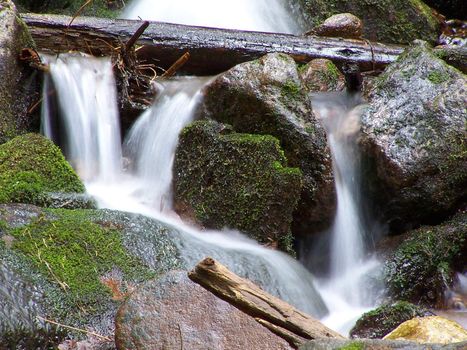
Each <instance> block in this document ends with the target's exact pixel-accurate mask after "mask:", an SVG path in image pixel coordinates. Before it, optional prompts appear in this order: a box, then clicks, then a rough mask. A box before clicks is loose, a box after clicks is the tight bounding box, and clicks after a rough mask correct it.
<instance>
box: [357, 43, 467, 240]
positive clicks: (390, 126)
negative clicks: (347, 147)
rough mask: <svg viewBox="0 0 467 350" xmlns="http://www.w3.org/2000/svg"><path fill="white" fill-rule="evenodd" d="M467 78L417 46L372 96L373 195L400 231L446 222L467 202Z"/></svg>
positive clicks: (366, 144)
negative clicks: (466, 128)
mask: <svg viewBox="0 0 467 350" xmlns="http://www.w3.org/2000/svg"><path fill="white" fill-rule="evenodd" d="M466 95H467V78H466V76H465V75H464V74H462V73H461V72H460V71H458V70H457V69H455V68H453V67H451V66H449V65H447V64H446V63H445V62H444V61H442V60H441V59H439V58H437V57H436V56H435V55H434V54H433V52H432V51H431V49H430V48H429V46H428V45H427V44H426V43H423V42H418V43H417V44H416V45H415V46H414V47H412V48H411V49H409V50H408V51H407V52H405V53H404V54H403V55H401V56H400V57H399V59H398V60H397V62H395V63H394V64H392V65H390V66H389V67H388V68H387V69H386V71H385V72H384V73H383V74H382V75H381V76H380V77H379V78H378V79H377V81H376V84H375V87H374V88H373V89H372V91H371V92H370V94H369V98H370V104H369V108H368V109H367V111H366V112H365V113H364V114H363V116H362V132H363V135H362V138H361V144H362V146H363V148H364V150H365V154H366V155H368V156H369V158H370V162H374V166H375V167H376V178H373V179H370V184H371V185H370V187H371V186H373V188H371V189H370V191H371V192H372V196H373V198H374V200H375V202H377V203H379V207H380V210H381V212H382V213H381V214H382V216H383V218H384V219H385V220H386V221H387V222H388V223H389V225H390V228H391V229H392V230H393V231H400V230H403V229H406V228H407V227H410V225H416V224H420V223H436V222H440V221H441V220H442V218H443V217H446V215H448V214H449V213H452V212H454V211H455V209H456V208H457V207H458V206H459V205H462V203H465V200H466V197H467V172H466V171H465V169H467V153H466V143H465V136H466V133H465V123H466V114H465V106H466V97H465V96H466Z"/></svg>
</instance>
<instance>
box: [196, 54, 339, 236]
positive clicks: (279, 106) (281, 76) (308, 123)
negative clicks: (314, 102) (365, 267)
mask: <svg viewBox="0 0 467 350" xmlns="http://www.w3.org/2000/svg"><path fill="white" fill-rule="evenodd" d="M308 92H309V91H308V89H307V87H306V86H305V85H304V84H303V82H302V80H301V78H300V76H299V73H298V71H297V67H296V65H295V62H294V61H293V59H292V58H291V57H289V56H287V55H283V54H269V55H266V56H264V57H262V58H261V59H259V60H255V61H251V62H247V63H243V64H240V65H237V66H235V67H234V68H232V69H231V70H229V71H227V72H225V73H223V74H221V75H219V76H218V77H217V78H216V79H214V80H213V82H212V83H210V84H209V85H208V86H207V87H206V90H205V98H204V101H203V102H202V104H201V106H200V115H201V116H202V117H206V118H210V119H214V120H217V121H219V122H222V123H226V124H229V125H232V126H233V128H234V130H235V131H236V132H241V133H252V134H263V135H264V134H268V135H273V136H275V137H277V138H278V139H279V141H280V144H281V147H282V149H283V150H284V153H285V156H286V157H287V160H288V164H289V166H292V167H298V168H300V170H301V171H302V173H303V176H304V185H303V190H302V194H301V199H300V202H299V204H298V208H297V210H296V211H295V212H294V221H293V229H292V231H293V232H294V234H295V233H303V234H307V233H312V232H315V231H318V230H320V229H321V228H323V227H326V226H327V225H328V223H329V221H330V220H331V218H332V216H333V209H334V196H333V193H334V186H333V177H332V165H331V156H330V153H329V149H328V147H327V143H326V134H325V131H324V129H323V127H322V126H321V125H320V124H319V123H318V122H317V120H316V118H315V116H314V114H313V112H312V109H311V104H310V100H309V98H308Z"/></svg>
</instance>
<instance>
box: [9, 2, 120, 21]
mask: <svg viewBox="0 0 467 350" xmlns="http://www.w3.org/2000/svg"><path fill="white" fill-rule="evenodd" d="M15 2H16V3H17V4H18V7H19V9H20V10H21V11H24V12H36V13H55V14H61V15H68V16H74V15H75V14H76V13H77V12H78V10H79V9H80V8H81V6H83V4H84V3H85V1H83V0H15ZM123 6H125V3H124V2H123V0H113V1H109V0H93V1H91V2H90V3H89V4H88V5H86V7H84V8H83V10H82V11H81V12H80V15H81V16H94V17H107V18H115V17H117V16H118V15H119V14H120V11H121V9H122V8H123Z"/></svg>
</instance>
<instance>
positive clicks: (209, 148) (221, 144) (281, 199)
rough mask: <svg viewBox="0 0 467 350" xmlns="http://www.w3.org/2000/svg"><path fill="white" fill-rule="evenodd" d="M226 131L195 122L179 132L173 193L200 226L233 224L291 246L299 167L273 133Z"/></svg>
mask: <svg viewBox="0 0 467 350" xmlns="http://www.w3.org/2000/svg"><path fill="white" fill-rule="evenodd" d="M225 130H231V129H230V128H229V127H227V128H226V127H225V126H224V125H222V124H219V123H216V122H212V121H197V122H194V123H193V124H191V125H189V126H188V127H186V128H185V130H184V131H183V132H182V134H181V137H180V143H179V146H178V149H177V155H176V159H175V166H174V167H175V169H174V173H175V174H176V175H175V181H174V182H175V183H174V187H175V192H176V198H178V200H179V201H180V202H182V203H183V204H182V205H181V207H188V208H191V209H192V211H193V212H194V214H195V216H196V219H197V220H198V221H199V222H201V223H202V224H203V225H206V226H208V227H212V228H223V227H226V226H227V227H231V228H236V229H239V230H241V231H243V232H245V233H247V234H249V235H251V236H252V237H254V238H255V239H257V240H258V241H260V242H263V243H271V241H273V242H279V245H280V246H281V247H283V248H284V249H285V250H287V251H290V249H291V245H292V238H291V236H288V235H290V223H291V220H292V212H293V210H294V208H295V206H296V205H297V202H298V199H299V197H300V190H301V183H302V173H301V171H300V170H299V169H297V168H289V167H287V160H286V158H285V155H284V152H283V151H282V150H281V148H280V145H279V141H278V139H276V138H275V137H272V136H270V135H254V134H240V133H233V132H230V133H227V134H226V133H225ZM221 132H222V133H221Z"/></svg>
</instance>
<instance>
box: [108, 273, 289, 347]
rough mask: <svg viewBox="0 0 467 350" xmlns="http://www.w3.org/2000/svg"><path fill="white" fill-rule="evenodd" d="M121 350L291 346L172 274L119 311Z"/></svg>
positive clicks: (183, 275)
mask: <svg viewBox="0 0 467 350" xmlns="http://www.w3.org/2000/svg"><path fill="white" fill-rule="evenodd" d="M115 328H116V329H115V340H116V345H117V349H121V350H126V349H134V350H152V349H181V348H184V349H210V350H223V349H225V350H235V349H238V350H243V349H251V350H256V349H257V350H260V349H261V350H263V349H264V350H267V349H270V350H276V349H277V350H280V349H282V350H286V349H287V350H288V349H292V348H291V347H290V345H289V344H288V343H287V342H286V341H285V340H284V339H282V338H280V337H278V336H277V335H275V334H273V333H271V332H270V331H269V330H268V329H266V328H265V327H263V326H261V325H260V324H259V323H258V322H256V321H255V319H254V318H253V317H250V316H248V315H247V314H245V313H243V312H241V311H240V310H238V309H236V308H235V307H233V306H232V305H230V304H229V303H227V302H225V301H223V300H221V299H219V298H217V297H216V296H214V295H213V294H212V293H210V292H208V291H207V290H205V289H204V288H202V287H200V286H199V285H197V284H196V283H194V282H192V281H190V280H189V279H188V277H187V273H186V272H175V271H174V272H170V273H168V274H166V275H164V276H163V277H161V278H159V279H157V280H152V281H149V282H147V283H145V284H144V285H142V286H141V287H140V288H139V289H138V290H137V291H135V292H134V293H133V294H131V296H130V297H129V298H128V299H127V300H125V302H124V303H123V304H122V306H121V307H120V309H119V311H118V313H117V317H116V324H115Z"/></svg>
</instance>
